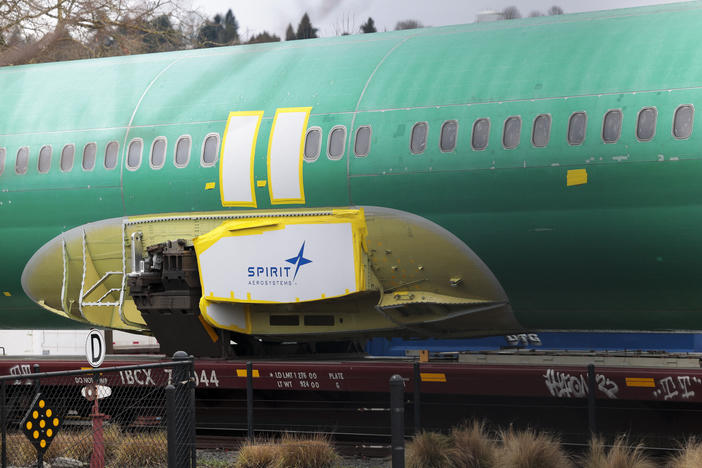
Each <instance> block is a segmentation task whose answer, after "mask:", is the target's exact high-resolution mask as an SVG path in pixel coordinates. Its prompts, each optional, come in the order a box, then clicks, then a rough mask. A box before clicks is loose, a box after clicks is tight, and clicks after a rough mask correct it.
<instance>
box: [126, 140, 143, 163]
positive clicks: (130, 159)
mask: <svg viewBox="0 0 702 468" xmlns="http://www.w3.org/2000/svg"><path fill="white" fill-rule="evenodd" d="M143 146H144V143H143V141H142V140H141V138H135V139H133V140H132V141H130V142H129V146H128V147H127V169H129V170H130V171H135V170H137V169H139V166H141V150H142V148H143Z"/></svg>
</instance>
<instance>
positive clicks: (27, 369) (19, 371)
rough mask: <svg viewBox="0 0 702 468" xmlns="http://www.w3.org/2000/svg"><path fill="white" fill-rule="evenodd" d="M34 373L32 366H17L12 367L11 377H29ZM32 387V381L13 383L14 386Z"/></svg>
mask: <svg viewBox="0 0 702 468" xmlns="http://www.w3.org/2000/svg"><path fill="white" fill-rule="evenodd" d="M31 373H32V366H31V365H30V364H17V365H14V366H12V367H10V375H29V374H31ZM23 383H24V384H25V385H31V384H32V381H31V380H29V379H26V380H15V381H13V384H14V385H22V384H23Z"/></svg>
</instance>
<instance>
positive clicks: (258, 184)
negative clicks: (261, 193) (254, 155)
mask: <svg viewBox="0 0 702 468" xmlns="http://www.w3.org/2000/svg"><path fill="white" fill-rule="evenodd" d="M266 182H267V181H265V180H257V181H256V187H265V186H266Z"/></svg>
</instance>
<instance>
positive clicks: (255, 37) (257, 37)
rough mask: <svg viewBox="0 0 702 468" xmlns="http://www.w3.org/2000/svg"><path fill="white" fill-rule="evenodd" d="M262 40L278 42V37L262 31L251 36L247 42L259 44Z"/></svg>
mask: <svg viewBox="0 0 702 468" xmlns="http://www.w3.org/2000/svg"><path fill="white" fill-rule="evenodd" d="M262 42H280V38H279V37H278V36H276V35H275V34H270V33H269V32H268V31H263V32H262V33H260V34H255V35H253V36H251V39H249V40H248V42H247V44H260V43H262Z"/></svg>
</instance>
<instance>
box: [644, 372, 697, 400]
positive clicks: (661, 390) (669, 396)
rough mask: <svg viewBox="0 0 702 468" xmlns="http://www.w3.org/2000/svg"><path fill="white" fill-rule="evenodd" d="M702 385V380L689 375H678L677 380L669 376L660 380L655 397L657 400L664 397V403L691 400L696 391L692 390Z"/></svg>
mask: <svg viewBox="0 0 702 468" xmlns="http://www.w3.org/2000/svg"><path fill="white" fill-rule="evenodd" d="M700 384H702V379H700V378H699V377H695V376H689V375H678V376H676V377H675V378H673V377H672V376H668V377H665V378H662V379H658V385H657V386H656V389H655V390H654V391H653V396H654V397H656V398H661V397H663V400H664V401H667V400H673V399H683V400H689V399H690V398H692V397H694V396H695V391H694V390H693V389H692V388H693V387H696V386H698V385H700Z"/></svg>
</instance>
